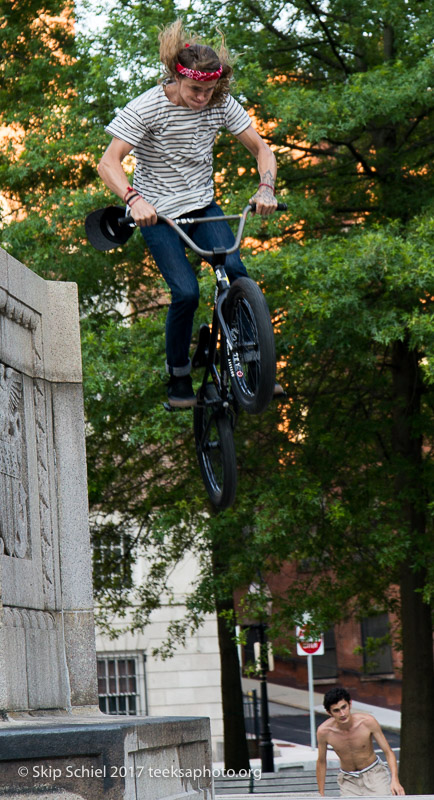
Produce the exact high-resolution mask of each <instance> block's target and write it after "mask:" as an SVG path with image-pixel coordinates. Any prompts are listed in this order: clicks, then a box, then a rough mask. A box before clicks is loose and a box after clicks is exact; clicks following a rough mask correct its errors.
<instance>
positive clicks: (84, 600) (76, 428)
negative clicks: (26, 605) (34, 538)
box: [52, 384, 93, 611]
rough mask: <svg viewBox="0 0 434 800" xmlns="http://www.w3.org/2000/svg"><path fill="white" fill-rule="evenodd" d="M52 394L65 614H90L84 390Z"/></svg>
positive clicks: (73, 387)
mask: <svg viewBox="0 0 434 800" xmlns="http://www.w3.org/2000/svg"><path fill="white" fill-rule="evenodd" d="M52 394H53V437H54V449H55V452H56V464H57V518H58V528H59V552H60V571H61V575H62V603H63V608H64V609H65V610H71V611H76V610H90V609H93V594H92V573H91V561H92V558H91V548H90V540H89V520H88V501H87V475H86V454H85V444H84V411H83V395H82V389H81V386H80V385H77V384H54V385H53V387H52Z"/></svg>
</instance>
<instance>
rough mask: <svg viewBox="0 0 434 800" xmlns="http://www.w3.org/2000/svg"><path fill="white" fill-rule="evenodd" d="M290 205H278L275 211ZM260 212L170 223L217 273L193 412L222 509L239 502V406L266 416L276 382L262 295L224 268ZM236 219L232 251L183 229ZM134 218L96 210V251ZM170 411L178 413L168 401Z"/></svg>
mask: <svg viewBox="0 0 434 800" xmlns="http://www.w3.org/2000/svg"><path fill="white" fill-rule="evenodd" d="M286 208H287V206H286V205H285V204H284V203H279V204H278V206H277V210H280V211H285V210H286ZM254 210H255V204H248V205H247V206H246V207H245V208H244V209H243V211H242V213H241V214H235V215H226V216H223V217H222V216H216V217H204V218H190V217H186V218H181V219H175V220H173V219H170V218H169V217H166V216H164V215H162V214H159V215H158V221H159V222H166V223H167V224H168V225H170V226H171V227H172V228H173V229H174V230H175V231H176V232H177V234H178V235H179V236H180V237H181V239H183V241H184V242H185V243H186V245H188V247H190V248H191V249H192V250H193V251H194V252H195V253H197V254H198V255H199V256H201V257H203V258H206V259H207V261H210V263H211V266H212V268H213V270H214V272H215V276H216V289H215V301H214V308H213V314H212V323H211V326H210V327H209V326H208V325H203V326H201V331H200V337H199V340H201V339H202V340H204V341H205V343H206V344H205V345H204V346H203V347H202V349H201V348H200V346H199V347H198V349H197V350H196V354H195V356H193V359H192V364H193V367H203V369H204V372H203V377H202V382H201V384H200V387H199V389H198V391H197V404H196V405H195V406H194V409H193V429H194V438H195V444H196V453H197V458H198V462H199V468H200V471H201V476H202V480H203V483H204V485H205V489H206V491H207V493H208V497H209V499H210V501H211V503H212V505H213V506H214V507H215V508H216V509H217V510H219V511H222V510H224V509H226V508H229V507H230V506H231V505H232V504H233V503H234V501H235V496H236V489H237V459H236V451H235V443H234V429H235V426H236V422H237V418H238V414H239V411H240V409H243V410H245V411H247V413H249V414H261V413H262V412H263V411H265V409H266V408H267V407H268V405H269V403H270V402H271V400H272V398H273V395H274V390H275V381H276V353H275V346H274V332H273V327H272V324H271V319H270V313H269V310H268V306H267V303H266V300H265V297H264V295H263V293H262V291H261V289H260V288H259V286H258V284H257V283H255V281H254V280H252V279H251V278H248V277H242V278H238V279H237V280H235V281H234V282H233V283H232V284H230V283H229V279H228V277H227V275H226V272H225V260H226V256H227V255H229V254H230V253H233V252H235V250H237V249H238V247H239V245H240V242H241V238H242V234H243V230H244V227H245V224H246V220H247V215H248V213H249V212H251V211H254ZM222 219H226V220H228V221H234V220H237V221H238V229H237V231H236V234H235V241H234V244H233V246H232V247H231V248H223V247H215V248H214V249H213V250H203V249H201V248H200V247H198V246H197V245H196V244H195V242H194V241H193V240H192V239H191V238H190V237H189V236H188V235H187V234H186V233H185V231H184V230H183V228H182V227H181V226H182V225H186V224H196V223H197V224H200V223H203V222H221V221H222ZM134 228H135V223H134V221H133V219H132V217H130V216H125V211H124V209H123V208H121V207H119V206H109V207H108V208H107V209H101V210H99V211H96V212H93V214H90V215H89V217H88V218H87V219H86V233H87V236H88V239H89V241H90V242H91V244H93V245H94V247H96V248H97V249H100V250H107V249H113V248H114V247H116V246H118V245H119V244H123V243H124V242H125V241H127V239H128V238H129V236H130V235H131V234H132V232H133V230H134ZM164 405H165V408H166V409H167V410H168V411H174V410H175V409H174V408H172V407H171V406H170V405H169V404H168V403H165V404H164Z"/></svg>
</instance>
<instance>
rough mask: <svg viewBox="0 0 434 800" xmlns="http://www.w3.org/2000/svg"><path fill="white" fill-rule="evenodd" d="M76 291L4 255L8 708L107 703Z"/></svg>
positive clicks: (2, 629)
mask: <svg viewBox="0 0 434 800" xmlns="http://www.w3.org/2000/svg"><path fill="white" fill-rule="evenodd" d="M81 381H82V375H81V354H80V336H79V324H78V304H77V288H76V286H75V284H71V283H60V282H56V281H44V280H43V279H42V278H40V277H38V276H37V275H35V274H34V273H32V272H31V271H30V270H28V269H27V268H26V267H25V266H23V264H21V263H20V262H18V261H17V260H16V259H14V258H12V257H11V256H9V255H8V254H7V253H6V252H5V251H4V250H1V249H0V507H1V510H2V513H1V516H0V709H1V710H2V711H3V713H4V714H8V713H10V712H23V711H24V712H25V711H35V710H38V709H41V710H42V709H44V710H46V709H70V708H72V707H86V706H89V705H93V704H95V703H96V702H97V692H96V673H95V644H94V625H93V598H92V582H91V554H90V543H89V530H88V507H87V486H86V464H85V449H84V417H83V401H82V386H81Z"/></svg>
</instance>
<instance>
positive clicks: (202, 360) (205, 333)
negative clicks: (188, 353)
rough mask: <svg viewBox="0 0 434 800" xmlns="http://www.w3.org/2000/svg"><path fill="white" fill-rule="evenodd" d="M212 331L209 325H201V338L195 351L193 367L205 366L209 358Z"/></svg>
mask: <svg viewBox="0 0 434 800" xmlns="http://www.w3.org/2000/svg"><path fill="white" fill-rule="evenodd" d="M210 336H211V331H210V329H209V325H206V324H204V325H201V326H200V328H199V339H198V342H197V347H196V350H195V351H194V354H193V358H192V359H191V366H192V368H193V369H198V367H205V366H206V362H207V359H208V352H209V340H210Z"/></svg>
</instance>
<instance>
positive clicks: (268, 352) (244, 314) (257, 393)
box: [224, 278, 276, 414]
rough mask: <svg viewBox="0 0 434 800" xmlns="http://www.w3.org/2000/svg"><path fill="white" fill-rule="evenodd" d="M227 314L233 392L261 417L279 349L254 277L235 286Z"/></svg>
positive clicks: (270, 390)
mask: <svg viewBox="0 0 434 800" xmlns="http://www.w3.org/2000/svg"><path fill="white" fill-rule="evenodd" d="M224 315H225V320H226V323H227V325H228V327H229V330H230V333H231V341H232V346H233V350H232V351H230V350H229V348H227V361H228V367H229V373H230V376H231V384H232V390H233V393H234V395H235V397H236V399H237V400H238V402H239V404H240V406H241V407H242V408H244V410H245V411H247V412H248V413H249V414H260V413H261V412H262V411H265V409H266V408H267V406H268V404H269V403H270V401H271V399H272V397H273V393H274V385H275V381H276V350H275V346H274V332H273V326H272V324H271V319H270V313H269V311H268V306H267V303H266V300H265V297H264V295H263V294H262V292H261V290H260V288H259V286H258V284H257V283H255V281H253V280H252V279H251V278H238V280H236V281H234V283H233V284H232V286H231V288H230V290H229V293H228V296H227V299H226V303H225V309H224Z"/></svg>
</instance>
